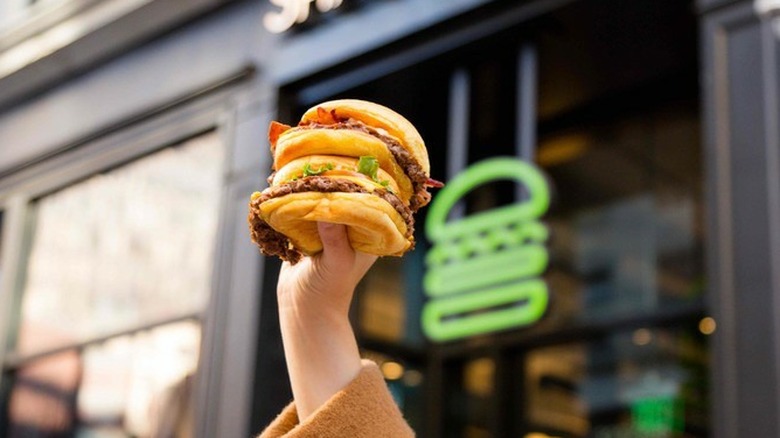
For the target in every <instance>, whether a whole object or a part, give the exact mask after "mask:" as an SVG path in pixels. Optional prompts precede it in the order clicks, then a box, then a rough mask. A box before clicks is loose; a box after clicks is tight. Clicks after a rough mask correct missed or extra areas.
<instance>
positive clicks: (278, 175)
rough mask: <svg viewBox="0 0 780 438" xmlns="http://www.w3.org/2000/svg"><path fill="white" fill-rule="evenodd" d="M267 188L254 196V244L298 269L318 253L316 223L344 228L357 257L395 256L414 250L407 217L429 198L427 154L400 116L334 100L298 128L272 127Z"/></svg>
mask: <svg viewBox="0 0 780 438" xmlns="http://www.w3.org/2000/svg"><path fill="white" fill-rule="evenodd" d="M268 137H269V141H270V144H271V152H272V154H273V157H274V161H273V173H272V174H271V176H269V177H268V183H269V185H270V186H269V187H268V188H267V189H265V190H263V191H262V192H255V193H253V194H252V197H251V200H250V202H249V226H250V230H251V234H252V240H253V241H254V242H255V243H256V244H257V245H258V246H259V247H260V249H261V251H262V252H263V253H264V254H266V255H275V256H279V257H280V258H281V259H283V260H288V261H290V262H291V263H296V262H298V261H299V260H300V258H301V257H302V256H303V255H313V254H316V253H318V252H320V251H321V250H322V242H321V241H320V237H319V234H318V232H317V224H316V223H317V222H333V223H340V224H345V225H347V236H348V237H349V240H350V243H351V244H352V247H353V248H354V249H356V250H358V251H362V252H366V253H370V254H376V255H380V256H385V255H395V256H400V255H402V254H404V253H405V252H406V251H409V250H410V249H412V248H413V247H414V237H413V232H414V217H413V213H414V212H416V211H417V210H418V209H420V208H421V207H423V206H425V205H426V204H428V202H429V201H430V199H431V195H430V193H428V190H427V189H428V187H441V183H440V182H438V181H435V180H432V179H430V177H429V175H430V165H429V163H428V152H427V150H426V149H425V143H424V142H423V140H422V138H421V137H420V134H419V133H418V132H417V130H416V129H415V128H414V126H413V125H412V124H411V123H410V122H409V121H408V120H406V119H405V118H404V117H402V116H401V115H400V114H398V113H396V112H394V111H392V110H390V109H389V108H386V107H384V106H381V105H378V104H375V103H371V102H366V101H362V100H334V101H330V102H325V103H321V104H319V105H317V106H315V107H313V108H311V109H309V110H308V111H306V113H305V114H304V115H303V117H302V118H301V121H300V123H299V124H298V126H296V127H291V126H287V125H284V124H282V123H278V122H271V126H270V128H269V135H268Z"/></svg>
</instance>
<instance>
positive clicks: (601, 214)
mask: <svg viewBox="0 0 780 438" xmlns="http://www.w3.org/2000/svg"><path fill="white" fill-rule="evenodd" d="M698 130H699V124H698V119H697V112H696V108H695V106H692V105H690V104H688V103H685V102H683V103H673V104H668V105H666V106H665V107H662V108H658V109H654V110H652V111H647V112H643V113H642V114H641V115H637V116H631V117H626V116H622V115H621V116H620V117H619V118H615V119H607V120H604V121H602V122H596V123H592V124H590V125H587V127H584V128H576V129H574V128H573V129H571V130H568V131H565V132H562V133H556V134H550V135H548V136H546V137H544V138H543V140H542V141H541V144H540V146H539V154H538V163H539V164H540V165H541V166H543V167H544V169H545V171H546V172H547V173H548V174H549V175H550V178H551V181H552V182H553V186H554V188H555V192H556V197H557V199H556V201H555V202H554V203H553V206H552V209H551V211H550V213H549V214H548V216H547V217H546V218H545V220H546V221H547V223H548V224H549V226H550V228H551V234H552V238H551V240H550V253H551V263H550V269H549V270H548V273H547V274H546V276H545V278H546V280H547V281H548V284H549V285H550V289H551V290H552V291H553V293H554V296H555V300H556V301H555V306H554V308H553V312H552V313H551V314H550V318H549V319H548V321H545V324H546V325H547V326H548V327H549V326H559V325H564V324H566V323H567V322H571V321H572V320H574V321H579V322H590V321H596V320H605V319H609V318H617V317H625V316H633V315H637V314H648V313H652V312H659V311H665V310H669V309H673V308H676V307H680V306H686V305H696V304H701V298H702V293H703V267H702V253H703V250H702V220H701V208H702V193H701V191H702V173H701V165H700V150H699V144H700V142H699V139H698Z"/></svg>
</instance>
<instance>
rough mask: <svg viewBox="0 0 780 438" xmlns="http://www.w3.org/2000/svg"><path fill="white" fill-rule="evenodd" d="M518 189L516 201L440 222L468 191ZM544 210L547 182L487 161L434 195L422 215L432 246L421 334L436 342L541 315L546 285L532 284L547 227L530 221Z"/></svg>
mask: <svg viewBox="0 0 780 438" xmlns="http://www.w3.org/2000/svg"><path fill="white" fill-rule="evenodd" d="M507 179H508V180H512V181H515V182H517V183H519V184H522V185H523V186H524V187H525V189H526V191H527V193H528V194H529V197H528V199H527V200H525V201H524V202H520V203H517V204H513V205H510V206H505V207H500V208H496V209H493V210H489V211H487V212H481V213H478V214H474V215H471V216H468V217H466V218H463V219H460V220H457V221H451V222H447V216H448V215H449V212H450V210H451V209H452V207H454V206H455V204H456V203H457V202H458V200H459V199H461V198H462V197H463V196H464V195H466V194H467V193H468V192H470V191H471V190H473V189H474V188H475V187H477V186H480V185H482V184H486V183H489V182H492V181H497V180H507ZM549 205H550V191H549V188H548V186H547V181H546V180H545V178H544V176H543V175H542V174H541V172H540V171H539V170H537V169H536V167H534V166H533V165H531V164H528V163H524V162H522V161H519V160H516V159H514V158H493V159H489V160H485V161H482V162H480V163H477V164H475V165H473V166H471V167H470V168H469V169H467V170H466V171H465V172H463V173H462V174H460V175H458V176H457V177H456V178H455V179H453V180H452V181H450V182H449V183H448V184H447V186H446V187H445V188H444V189H443V190H442V191H441V192H439V194H438V195H437V196H436V199H435V200H434V202H433V204H432V205H431V208H430V210H429V211H428V219H427V221H426V224H425V226H426V234H427V236H428V239H429V240H430V241H431V242H432V243H433V247H432V248H431V250H430V251H429V252H428V254H427V255H426V265H427V266H428V272H427V274H426V276H425V278H424V279H423V287H424V289H425V292H426V294H427V295H428V296H429V297H430V298H432V299H431V301H430V302H428V303H427V304H426V306H425V309H424V310H423V317H422V323H423V330H424V331H425V333H426V335H427V336H428V337H429V338H431V339H433V340H437V341H446V340H453V339H458V338H463V337H468V336H474V335H477V334H484V333H490V332H493V331H498V330H504V329H509V328H513V327H520V326H525V325H529V324H533V323H534V322H536V321H538V320H539V319H540V318H541V317H542V316H543V315H544V312H545V310H546V309H547V302H548V293H547V285H546V284H545V283H544V282H543V281H541V280H538V279H535V278H534V277H537V276H539V275H540V274H541V273H542V272H544V270H545V269H546V268H547V263H548V259H549V256H548V253H547V249H546V248H545V246H544V242H545V241H546V240H547V239H548V237H549V232H548V230H547V227H546V226H545V225H544V224H542V223H541V222H539V221H538V220H537V219H538V218H539V217H540V216H541V215H543V214H544V213H545V212H546V211H547V208H548V207H549Z"/></svg>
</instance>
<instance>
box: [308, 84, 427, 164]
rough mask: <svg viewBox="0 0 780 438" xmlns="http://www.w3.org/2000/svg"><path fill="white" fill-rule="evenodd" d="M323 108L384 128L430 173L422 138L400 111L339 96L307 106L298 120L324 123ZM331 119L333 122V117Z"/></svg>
mask: <svg viewBox="0 0 780 438" xmlns="http://www.w3.org/2000/svg"><path fill="white" fill-rule="evenodd" d="M322 110H325V112H327V113H328V114H331V115H334V116H335V117H336V118H338V119H347V118H351V119H354V120H357V121H359V122H362V123H364V124H366V125H368V126H371V127H373V128H378V129H381V130H383V131H385V132H387V133H388V134H389V135H390V136H392V137H394V138H395V139H396V140H398V142H399V143H400V144H401V146H403V147H404V149H406V150H407V151H409V153H410V154H411V155H412V157H414V159H415V160H416V161H417V163H418V164H419V165H420V167H421V168H422V170H423V171H424V172H425V175H426V176H430V174H431V165H430V163H429V161H428V151H427V149H426V148H425V142H424V141H423V139H422V137H420V133H418V132H417V129H416V128H415V127H414V125H412V123H411V122H409V121H408V120H407V119H406V118H404V117H403V116H402V115H400V114H398V113H397V112H395V111H393V110H391V109H390V108H387V107H385V106H382V105H379V104H377V103H373V102H367V101H365V100H358V99H340V100H331V101H328V102H323V103H320V104H317V105H316V106H314V107H312V108H310V109H309V110H308V111H306V112H305V113H304V114H303V116H302V117H301V124H306V123H325V121H323V120H322V118H321V116H320V115H321V114H322ZM331 123H335V120H333V121H331Z"/></svg>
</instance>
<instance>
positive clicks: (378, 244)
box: [257, 192, 412, 256]
mask: <svg viewBox="0 0 780 438" xmlns="http://www.w3.org/2000/svg"><path fill="white" fill-rule="evenodd" d="M257 209H258V210H259V216H260V218H261V219H262V220H264V221H265V222H267V223H268V224H269V225H270V226H271V227H273V228H274V229H275V230H276V231H278V232H280V233H282V234H284V235H285V236H287V237H288V238H289V239H290V242H292V244H293V245H294V246H295V247H296V248H297V249H299V250H300V251H301V252H302V253H304V254H306V255H313V254H316V253H318V252H320V251H322V241H321V240H320V237H319V233H318V232H317V222H333V223H340V224H345V225H346V226H347V236H348V237H349V241H350V243H351V245H352V247H353V248H354V249H356V250H358V251H362V252H366V253H369V254H376V255H381V256H384V255H401V254H403V253H404V252H405V251H406V250H407V249H409V248H410V247H411V246H412V241H411V238H409V239H407V238H406V237H405V234H406V231H407V227H406V223H405V222H404V220H403V219H402V218H401V215H400V214H398V212H397V211H395V209H394V208H393V207H392V206H391V205H390V204H388V203H387V202H385V201H384V200H383V199H381V198H379V197H378V196H376V195H372V194H367V193H344V192H331V193H322V192H303V193H293V194H289V195H286V196H282V197H278V198H273V199H269V200H267V201H265V202H263V203H261V204H259V206H258V207H257Z"/></svg>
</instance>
